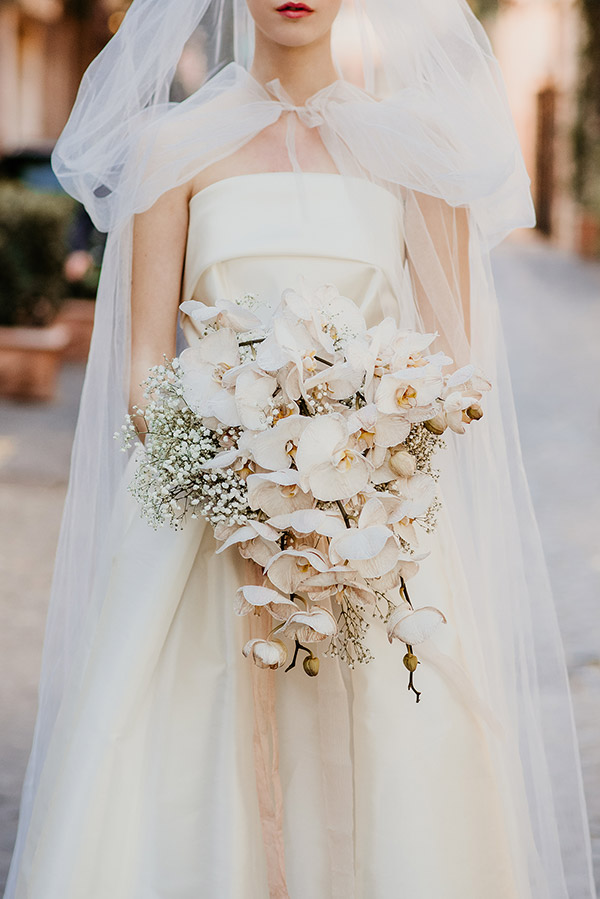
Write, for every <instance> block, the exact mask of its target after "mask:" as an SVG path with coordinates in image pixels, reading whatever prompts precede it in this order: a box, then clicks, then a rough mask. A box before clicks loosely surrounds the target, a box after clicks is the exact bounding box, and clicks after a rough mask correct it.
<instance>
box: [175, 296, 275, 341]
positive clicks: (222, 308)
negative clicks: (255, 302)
mask: <svg viewBox="0 0 600 899" xmlns="http://www.w3.org/2000/svg"><path fill="white" fill-rule="evenodd" d="M179 308H180V309H181V311H182V312H183V313H184V314H185V315H188V316H189V317H190V319H191V320H192V322H193V324H194V326H195V327H196V329H197V330H198V331H200V333H202V331H203V329H204V327H205V326H206V325H207V324H214V325H217V326H218V327H219V328H232V329H233V330H234V331H250V330H251V329H253V328H259V327H260V326H261V320H260V318H259V317H258V316H257V315H255V314H254V313H253V312H251V311H250V310H249V309H246V308H244V307H243V306H240V305H239V303H231V302H230V301H229V300H217V302H216V303H215V304H214V306H209V305H207V304H206V303H202V302H201V301H200V300H186V301H185V302H184V303H181V305H180V306H179Z"/></svg>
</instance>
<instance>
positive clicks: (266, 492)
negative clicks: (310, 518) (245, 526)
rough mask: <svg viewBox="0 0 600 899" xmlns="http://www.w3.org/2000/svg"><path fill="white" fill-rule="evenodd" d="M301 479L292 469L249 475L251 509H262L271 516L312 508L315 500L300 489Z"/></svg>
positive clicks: (247, 481)
mask: <svg viewBox="0 0 600 899" xmlns="http://www.w3.org/2000/svg"><path fill="white" fill-rule="evenodd" d="M299 478H300V475H299V473H298V471H297V470H294V469H291V468H287V469H285V470H284V471H269V472H261V473H259V474H251V475H249V476H248V478H247V479H246V484H247V487H248V504H249V506H250V508H251V509H262V511H263V512H264V513H265V514H266V515H269V516H277V515H285V514H286V513H288V512H295V511H297V510H299V509H310V508H312V506H313V503H314V500H313V498H312V496H311V495H310V493H305V492H304V491H303V490H301V489H300V486H299V483H298V482H299ZM273 526H274V527H277V525H273Z"/></svg>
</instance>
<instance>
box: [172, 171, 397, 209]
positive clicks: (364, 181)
mask: <svg viewBox="0 0 600 899" xmlns="http://www.w3.org/2000/svg"><path fill="white" fill-rule="evenodd" d="M260 178H273V179H274V180H278V179H282V180H286V179H290V178H293V179H297V178H301V179H302V180H304V179H309V180H310V179H315V180H318V181H323V182H326V181H328V180H330V179H332V178H336V179H343V180H344V181H348V182H349V183H351V184H357V185H358V184H361V185H368V186H369V188H368V189H372V190H373V191H376V192H377V193H378V194H379V195H380V196H381V197H382V198H385V199H386V200H387V201H388V202H389V201H390V200H391V201H392V202H394V203H397V204H398V205H399V206H400V208H401V209H402V208H403V204H402V201H401V199H400V198H399V197H397V196H396V195H395V194H393V193H392V192H391V191H390V190H388V189H387V188H386V187H383V186H382V185H380V184H376V183H375V182H374V181H369V179H368V178H358V177H357V176H356V175H340V174H338V173H337V172H292V171H275V172H245V173H243V174H240V175H229V176H228V177H226V178H219V180H218V181H213V182H212V184H208V185H207V186H206V187H203V188H202V189H201V190H198V191H196V193H195V194H192V196H191V197H190V199H189V201H188V206H189V209H190V210H191V209H193V208H194V207H196V206H200V205H201V202H202V199H203V198H204V199H206V196H207V195H208V196H210V195H211V194H212V193H214V192H215V191H218V190H219V189H222V188H223V187H225V188H227V186H228V185H229V186H231V182H236V183H238V182H244V181H252V180H255V179H260ZM331 183H333V182H331ZM337 183H339V180H338V182H337Z"/></svg>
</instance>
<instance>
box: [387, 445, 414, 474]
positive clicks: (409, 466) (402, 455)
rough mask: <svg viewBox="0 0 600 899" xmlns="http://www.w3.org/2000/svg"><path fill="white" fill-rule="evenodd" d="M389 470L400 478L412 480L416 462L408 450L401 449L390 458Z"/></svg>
mask: <svg viewBox="0 0 600 899" xmlns="http://www.w3.org/2000/svg"><path fill="white" fill-rule="evenodd" d="M390 468H391V469H392V471H393V472H394V474H397V475H398V477H400V478H412V476H413V475H414V473H415V472H416V470H417V460H416V459H415V457H414V456H413V455H412V453H409V452H408V450H406V449H401V450H398V451H397V452H395V453H394V452H393V453H392V455H391V456H390Z"/></svg>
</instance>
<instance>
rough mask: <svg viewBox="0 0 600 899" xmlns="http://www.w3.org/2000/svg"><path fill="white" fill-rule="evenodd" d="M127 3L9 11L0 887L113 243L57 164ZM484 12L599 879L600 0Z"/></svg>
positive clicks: (512, 282) (509, 276)
mask: <svg viewBox="0 0 600 899" xmlns="http://www.w3.org/2000/svg"><path fill="white" fill-rule="evenodd" d="M128 5H129V3H128V2H124V0H0V892H1V891H2V887H3V883H4V878H5V876H6V871H7V868H8V863H9V859H10V853H11V850H12V844H13V841H14V836H15V830H16V823H17V814H18V798H19V793H20V789H21V783H22V779H23V775H24V770H25V764H26V761H27V754H28V751H29V747H30V741H31V734H32V728H33V722H34V718H35V707H36V686H37V678H38V674H39V664H40V653H41V646H42V639H43V626H44V617H45V610H46V604H47V600H48V591H49V583H50V578H51V573H52V562H53V556H54V551H55V547H56V541H57V536H58V528H59V522H60V514H61V509H62V503H63V501H64V496H65V492H66V482H67V477H68V468H69V455H70V448H71V442H72V437H73V431H74V426H75V421H76V416H77V408H78V402H79V393H80V390H81V384H82V380H83V373H84V368H85V359H86V356H87V350H88V346H89V339H90V334H91V329H92V324H93V314H94V297H95V292H96V287H97V283H98V277H99V272H100V266H101V262H102V252H103V246H104V236H103V235H102V234H99V233H98V232H97V231H95V229H94V228H93V226H92V224H91V222H90V220H89V218H88V217H87V215H86V213H85V211H84V210H83V209H82V208H81V207H80V206H79V205H78V204H77V203H75V201H73V200H72V199H71V198H69V197H67V196H65V195H64V193H63V192H62V191H61V189H60V186H59V185H58V183H57V181H56V179H55V177H54V175H53V173H52V170H51V167H50V161H49V160H50V152H51V150H52V147H53V144H54V141H55V140H56V138H57V136H58V135H59V133H60V131H61V129H62V127H63V125H64V123H65V121H66V119H67V116H68V114H69V111H70V108H71V106H72V103H73V101H74V99H75V94H76V92H77V87H78V85H79V82H80V79H81V76H82V74H83V72H84V70H85V68H86V67H87V65H88V64H89V63H90V61H91V60H92V59H93V58H94V56H96V54H97V53H98V52H99V51H100V50H101V48H102V47H103V45H104V44H105V43H106V41H107V40H108V39H109V38H110V36H111V35H112V34H113V33H114V32H115V31H116V30H117V29H118V27H119V24H120V22H121V20H122V18H123V16H124V14H125V11H126V8H127V6H128ZM472 6H473V9H474V11H475V12H476V14H477V15H478V16H479V18H480V19H481V21H482V22H483V24H484V27H485V28H486V30H487V32H488V34H489V36H490V39H491V41H492V44H493V47H494V50H495V52H496V55H497V57H498V59H499V62H500V65H501V67H502V70H503V74H504V78H505V82H506V86H507V91H508V96H509V101H510V104H511V107H512V111H513V115H514V118H515V122H516V125H517V130H518V133H519V136H520V140H521V145H522V148H523V153H524V156H525V162H526V165H527V169H528V171H529V174H530V176H531V181H532V192H533V197H534V201H535V205H536V211H537V227H536V228H535V229H532V230H526V231H517V232H514V233H513V234H512V235H511V236H510V237H509V238H508V239H507V240H506V241H504V243H503V244H502V245H500V247H498V248H496V249H495V250H494V251H493V254H492V264H493V268H494V274H495V277H496V285H497V290H498V296H499V300H500V307H501V314H502V318H503V323H504V328H505V333H506V340H507V345H508V352H509V357H510V363H511V367H512V374H513V386H514V391H515V401H516V404H517V412H518V415H519V422H520V429H521V438H522V444H523V455H524V463H525V466H526V469H527V473H528V476H529V480H530V485H531V491H532V496H533V501H534V505H535V508H536V512H537V515H538V520H539V524H540V529H541V533H542V539H543V542H544V546H545V550H546V555H547V558H548V563H549V567H550V572H551V576H552V579H553V583H554V590H555V596H556V603H557V609H558V614H559V619H560V624H561V629H562V632H563V637H564V642H565V649H566V655H567V664H568V668H569V676H570V680H571V685H572V689H573V696H574V701H575V714H576V719H577V727H578V733H579V739H580V746H581V753H582V761H583V771H584V781H585V789H586V794H587V797H588V804H589V812H590V826H591V832H592V839H593V845H594V853H595V863H596V871H597V878H598V881H599V884H600V714H599V711H600V614H599V612H598V609H599V602H600V546H599V544H598V534H599V533H600V529H599V525H600V514H599V513H600V489H599V488H600V467H599V462H600V454H599V453H598V446H599V445H600V428H599V424H600V419H599V415H598V390H597V387H598V383H599V374H600V0H472ZM183 62H184V65H183V66H182V68H181V71H180V73H179V83H178V85H176V88H175V89H176V90H178V89H179V90H181V91H183V92H186V93H187V92H188V91H189V89H190V85H191V84H192V85H193V81H194V80H195V79H196V78H198V76H199V75H201V73H199V72H197V71H195V70H194V67H193V65H191V64H190V65H189V66H188V67H187V68H186V65H185V60H184V61H183ZM557 410H559V411H557ZM571 899H578V897H576V896H573V897H571Z"/></svg>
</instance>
